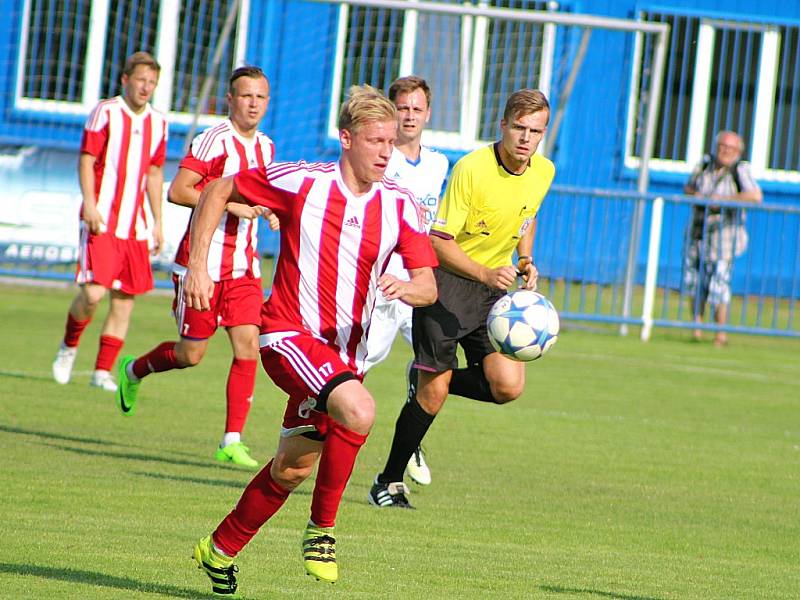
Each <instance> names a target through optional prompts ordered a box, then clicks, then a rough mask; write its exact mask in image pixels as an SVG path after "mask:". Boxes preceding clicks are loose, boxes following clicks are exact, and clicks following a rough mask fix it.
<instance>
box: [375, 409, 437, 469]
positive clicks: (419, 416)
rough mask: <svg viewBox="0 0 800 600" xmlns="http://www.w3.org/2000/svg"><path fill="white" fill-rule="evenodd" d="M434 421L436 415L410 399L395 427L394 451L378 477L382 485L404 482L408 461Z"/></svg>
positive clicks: (391, 451) (390, 453)
mask: <svg viewBox="0 0 800 600" xmlns="http://www.w3.org/2000/svg"><path fill="white" fill-rule="evenodd" d="M433 419H434V415H429V414H428V413H426V412H425V411H424V410H422V407H421V406H420V405H419V403H418V402H417V399H416V398H413V399H410V400H409V401H408V402H406V403H405V404H404V405H403V409H402V410H401V411H400V415H399V416H398V417H397V423H395V426H394V438H393V439H392V449H391V450H390V451H389V458H388V459H386V466H385V467H384V469H383V473H381V474H380V475H378V481H380V482H382V483H391V482H393V481H403V473H405V470H406V465H407V464H408V459H409V458H411V455H412V454H414V450H416V449H417V448H419V445H420V443H421V442H422V438H424V437H425V433H426V432H427V431H428V428H429V427H430V426H431V423H433Z"/></svg>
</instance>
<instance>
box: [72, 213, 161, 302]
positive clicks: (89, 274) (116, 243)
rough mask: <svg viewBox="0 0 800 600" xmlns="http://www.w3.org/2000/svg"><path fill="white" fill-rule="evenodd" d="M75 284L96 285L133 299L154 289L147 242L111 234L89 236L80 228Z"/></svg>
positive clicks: (84, 229) (87, 231)
mask: <svg viewBox="0 0 800 600" xmlns="http://www.w3.org/2000/svg"><path fill="white" fill-rule="evenodd" d="M75 281H77V282H78V283H80V284H84V283H96V284H98V285H102V286H103V287H105V288H107V289H109V290H119V291H121V292H124V293H126V294H131V295H133V296H135V295H137V294H144V293H145V292H149V291H150V290H152V289H153V271H152V270H151V269H150V251H149V250H148V248H147V241H146V240H123V239H120V238H118V237H117V236H115V235H114V234H112V233H99V234H97V235H95V234H93V233H89V230H88V229H87V227H86V225H84V224H81V239H80V244H79V247H78V270H77V273H76V274H75Z"/></svg>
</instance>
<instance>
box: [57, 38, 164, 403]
mask: <svg viewBox="0 0 800 600" xmlns="http://www.w3.org/2000/svg"><path fill="white" fill-rule="evenodd" d="M160 71H161V67H160V66H159V64H158V63H157V62H156V60H155V59H154V58H153V57H152V56H151V55H150V54H148V53H147V52H136V53H134V54H132V55H131V56H129V57H128V59H127V60H126V61H125V66H124V68H123V71H122V77H121V83H122V88H123V93H122V95H121V96H117V97H116V98H112V99H110V100H104V101H102V102H100V103H99V104H98V105H97V107H95V109H94V110H93V111H92V113H91V115H90V116H89V119H88V120H87V122H86V126H85V127H84V131H83V139H82V141H81V150H80V152H81V153H80V159H79V164H78V175H79V181H80V188H81V194H82V196H83V204H82V206H81V235H80V247H79V264H78V272H77V276H76V280H77V282H78V284H80V286H81V287H80V291H79V292H78V294H77V296H76V297H75V299H74V300H73V301H72V304H71V305H70V308H69V312H68V314H67V323H66V327H65V333H64V338H63V340H62V342H61V346H60V347H59V350H58V353H57V354H56V358H55V361H54V362H53V378H54V379H55V380H56V381H57V382H58V383H61V384H65V383H68V382H69V380H70V377H71V376H72V367H73V365H74V364H75V357H76V354H77V351H78V343H79V342H80V338H81V334H82V333H83V331H84V329H86V326H87V325H88V324H89V322H90V321H91V320H92V317H93V316H94V313H95V311H96V310H97V306H98V304H99V303H100V301H101V300H102V299H103V297H104V296H105V294H106V290H110V293H111V302H110V308H109V311H108V315H107V316H106V319H105V322H104V323H103V328H102V331H101V334H100V348H99V350H98V352H97V358H96V360H95V366H94V374H93V376H92V379H91V384H92V385H94V386H97V387H100V388H102V389H104V390H108V391H114V390H116V389H117V385H116V383H115V382H114V379H113V378H112V377H111V374H110V370H111V368H112V367H113V365H114V362H115V361H116V359H117V355H118V354H119V351H120V350H121V349H122V345H123V343H124V340H125V335H126V334H127V332H128V324H129V323H130V315H131V311H132V310H133V305H134V297H135V296H136V295H137V294H143V293H145V292H147V291H149V290H150V289H152V287H153V274H152V271H151V269H150V258H149V251H148V244H147V230H148V224H147V222H146V219H145V212H144V195H145V191H147V196H148V200H149V204H150V208H151V211H152V214H153V219H154V222H153V224H152V236H153V248H152V252H153V253H158V251H159V249H160V247H161V243H162V240H163V235H162V230H161V190H162V186H163V184H164V175H163V171H162V167H163V165H164V160H165V158H166V144H167V121H166V118H165V116H164V115H163V114H161V113H160V112H158V111H156V110H154V109H153V108H152V107H151V106H150V104H149V103H148V101H149V100H150V97H151V96H152V95H153V91H154V90H155V87H156V84H157V83H158V76H159V73H160Z"/></svg>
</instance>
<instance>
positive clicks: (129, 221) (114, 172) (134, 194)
mask: <svg viewBox="0 0 800 600" xmlns="http://www.w3.org/2000/svg"><path fill="white" fill-rule="evenodd" d="M166 150H167V119H166V116H165V115H164V114H163V113H161V112H159V111H157V110H155V109H154V108H153V107H151V106H150V105H149V104H146V105H145V108H144V111H142V113H141V114H138V115H137V114H136V113H134V112H133V111H132V110H131V109H130V108H129V107H128V105H127V104H126V103H125V100H123V99H122V96H117V97H116V98H111V99H109V100H103V101H102V102H100V103H99V104H98V105H97V106H96V107H95V109H94V110H93V111H92V113H91V114H90V115H89V119H88V120H87V121H86V125H85V126H84V129H83V139H82V140H81V153H86V154H91V155H92V156H94V157H95V161H94V175H95V190H94V191H95V199H96V200H97V209H98V210H99V211H100V214H101V215H102V216H103V221H105V226H104V228H103V231H108V232H111V233H113V234H114V235H115V236H116V237H118V238H120V239H123V240H126V239H137V240H144V239H147V218H146V216H145V212H144V193H145V188H146V184H147V172H148V170H149V169H150V166H151V165H154V166H158V167H160V166H163V164H164V160H165V158H166ZM81 217H83V208H81Z"/></svg>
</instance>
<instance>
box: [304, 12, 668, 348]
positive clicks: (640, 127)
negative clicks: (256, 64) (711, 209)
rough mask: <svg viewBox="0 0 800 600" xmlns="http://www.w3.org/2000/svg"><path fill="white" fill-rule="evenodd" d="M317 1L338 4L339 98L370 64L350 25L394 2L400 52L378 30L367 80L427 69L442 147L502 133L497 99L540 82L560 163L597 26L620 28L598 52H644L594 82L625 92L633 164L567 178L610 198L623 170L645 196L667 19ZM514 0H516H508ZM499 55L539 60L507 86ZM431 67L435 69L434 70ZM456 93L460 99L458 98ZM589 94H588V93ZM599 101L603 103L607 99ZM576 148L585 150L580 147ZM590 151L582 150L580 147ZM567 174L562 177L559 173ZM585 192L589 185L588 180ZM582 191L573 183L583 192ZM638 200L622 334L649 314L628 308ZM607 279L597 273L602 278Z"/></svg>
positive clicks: (377, 15)
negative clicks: (354, 47) (455, 116)
mask: <svg viewBox="0 0 800 600" xmlns="http://www.w3.org/2000/svg"><path fill="white" fill-rule="evenodd" d="M311 1H313V2H317V3H324V4H335V5H338V6H339V7H340V8H339V21H338V29H337V34H336V35H337V47H336V51H337V60H336V61H335V63H334V64H335V65H336V71H335V73H334V75H333V85H334V92H333V97H334V98H340V97H342V95H343V94H344V91H345V89H346V86H347V85H348V84H352V83H361V82H362V81H361V80H362V79H365V78H364V77H363V75H364V74H365V71H367V69H364V68H363V67H360V66H359V65H358V64H354V63H355V59H357V58H358V57H359V55H358V54H357V53H354V54H353V55H351V56H343V54H344V53H345V52H346V47H347V42H348V41H351V42H352V41H353V39H354V38H357V37H358V32H357V31H356V32H354V31H353V29H354V27H355V28H357V27H361V29H362V32H364V31H366V30H368V29H370V28H372V29H374V30H376V29H378V28H380V27H382V26H385V25H387V23H388V19H387V20H386V22H383V21H382V20H381V14H382V13H386V12H387V11H392V10H396V11H402V22H403V26H402V37H401V38H400V46H401V49H400V50H399V56H394V55H393V54H392V52H391V51H390V49H389V46H390V44H391V42H392V40H391V36H388V35H386V34H384V35H383V36H379V35H376V39H377V41H379V42H380V43H381V44H380V45H378V47H377V48H376V52H377V53H378V55H379V58H378V59H377V60H375V59H374V58H373V59H372V62H373V63H377V64H374V65H370V66H371V67H372V69H371V71H372V72H371V73H370V75H371V76H372V80H369V79H370V78H369V77H367V78H366V79H368V81H366V82H367V83H373V84H374V83H375V81H374V79H375V76H376V75H377V76H378V78H379V79H381V78H382V81H379V82H378V86H379V87H385V84H387V83H388V81H390V80H391V78H392V77H390V76H388V73H387V72H388V71H392V68H391V65H392V64H393V63H396V68H395V69H394V71H395V72H394V73H393V75H406V74H410V73H412V72H414V73H420V74H422V75H423V76H426V77H428V78H429V80H430V81H431V83H432V85H433V87H434V96H435V98H434V104H433V111H434V116H433V118H432V123H431V125H430V129H431V130H432V131H430V132H428V133H429V135H428V138H427V141H428V142H429V143H431V144H432V145H434V146H438V147H440V148H449V147H450V148H453V149H455V150H461V151H466V150H469V149H471V148H472V147H475V146H477V145H478V144H479V143H481V142H486V141H490V140H492V139H494V136H495V135H496V133H497V131H496V122H497V121H499V114H498V110H499V109H498V107H501V106H502V102H503V101H504V99H505V97H506V96H507V95H508V94H510V93H511V92H512V91H514V89H518V88H520V87H537V88H539V89H541V90H542V91H544V92H545V93H546V94H547V95H548V96H549V97H550V98H551V102H552V100H553V99H555V102H554V103H552V110H553V112H552V115H551V120H550V126H549V130H548V133H547V136H546V137H545V140H544V143H543V148H542V150H543V151H544V153H545V154H546V155H547V156H549V157H550V158H554V159H555V160H556V168H557V171H558V170H560V167H561V165H560V164H559V162H560V161H564V160H569V157H568V156H564V155H563V154H562V153H558V152H555V156H554V151H555V150H557V149H558V146H559V144H558V138H559V134H561V133H562V126H563V125H564V123H565V118H568V117H567V115H568V113H570V112H575V111H587V112H588V111H590V110H591V109H592V106H591V105H585V104H583V105H578V102H581V100H578V101H577V102H573V103H572V104H571V100H572V96H573V91H574V90H575V89H576V86H577V87H578V88H581V87H583V92H582V95H583V101H584V102H585V101H586V91H585V88H586V86H587V83H586V82H585V81H583V82H582V81H581V78H583V79H584V80H585V79H586V77H591V76H596V74H597V69H598V67H597V65H593V66H592V67H591V69H593V71H589V72H588V73H587V72H586V71H584V70H583V67H584V62H585V60H586V56H587V52H588V51H589V47H590V43H591V38H592V34H593V32H597V31H602V32H615V33H616V34H617V39H616V40H614V39H613V38H612V39H609V38H608V37H606V39H605V40H601V44H602V45H600V48H601V50H596V49H595V50H594V52H604V50H603V49H604V48H607V47H608V46H609V45H611V46H613V45H614V44H615V43H616V44H617V45H619V46H626V45H627V46H630V48H631V50H632V52H631V54H632V55H633V56H636V57H640V59H639V62H632V63H631V64H630V65H628V69H629V70H628V75H629V76H630V77H629V78H628V79H625V78H624V77H623V78H621V79H620V78H619V77H617V80H619V81H620V86H619V87H618V88H617V89H613V88H612V89H610V90H598V93H600V94H607V95H609V96H612V97H613V98H612V102H610V103H605V105H608V104H612V105H613V104H614V103H615V101H616V102H618V101H619V99H620V98H621V97H623V98H627V101H626V102H622V103H621V104H624V105H625V108H626V110H627V116H626V125H627V131H626V135H625V141H624V144H625V147H624V148H619V149H618V150H619V151H621V152H622V153H623V154H626V153H627V152H628V147H629V146H630V145H631V144H632V140H633V139H634V138H635V145H636V146H637V147H638V156H637V158H638V160H637V161H636V162H637V163H638V165H637V167H636V173H635V174H630V173H629V174H626V176H624V177H620V173H619V171H618V172H616V173H610V174H607V175H606V176H605V178H603V176H602V175H600V174H598V176H597V177H594V178H593V177H591V176H589V177H580V176H573V177H571V178H570V179H572V180H571V181H568V184H569V185H572V186H575V187H581V188H591V189H594V190H595V191H599V192H600V195H599V197H605V196H607V195H608V192H610V191H612V190H615V189H616V190H619V189H620V188H622V189H625V188H626V186H627V183H626V179H627V180H628V181H630V180H632V179H635V182H636V185H635V190H636V192H637V193H638V194H639V195H641V196H644V195H646V194H647V192H648V187H649V162H650V159H651V157H652V156H653V148H654V144H655V130H656V119H657V116H658V112H659V109H660V106H661V101H662V82H663V78H664V70H665V56H666V49H667V36H668V34H669V25H668V24H667V23H662V22H644V21H639V20H633V19H618V18H608V17H599V16H594V15H585V14H574V13H569V12H561V11H559V6H558V3H557V2H503V3H494V2H487V1H479V2H477V3H474V4H473V3H469V2H464V3H442V2H432V1H425V0H345V1H338V2H337V1H335V0H311ZM492 4H505V5H507V7H497V6H492ZM511 5H516V6H517V7H516V8H512V7H511ZM386 28H387V29H388V28H389V27H388V26H387V27H386ZM454 32H457V33H454ZM537 32H539V41H538V43H537V41H536V33H537ZM576 33H579V34H580V39H579V41H578V42H577V43H575V41H574V37H575V36H576ZM420 34H422V35H420ZM492 34H494V35H492ZM513 36H517V37H518V38H519V39H517V40H514V39H512V37H513ZM364 37H365V38H366V37H367V36H364ZM595 37H597V36H595ZM454 38H458V39H457V40H455V44H454V43H453V42H454ZM520 40H521V42H520ZM358 41H359V42H360V43H361V44H364V43H365V41H364V39H361V40H358ZM498 42H499V43H501V44H505V46H506V49H508V48H509V47H510V48H511V49H512V51H511V52H509V53H506V54H504V53H503V52H502V50H501V48H500V47H499V46H498V45H497V43H498ZM526 44H527V46H526ZM431 46H432V47H433V49H432V48H431ZM453 46H456V47H453ZM609 54H612V53H609ZM431 55H434V60H431ZM501 55H503V56H502V58H503V59H507V58H509V57H512V58H513V59H516V60H517V61H518V62H520V63H522V64H523V65H524V66H525V67H529V68H530V67H533V68H531V69H530V70H531V72H530V73H529V74H528V76H527V77H526V76H525V74H522V76H520V77H517V78H516V79H515V80H513V81H506V82H504V83H505V85H502V84H501V85H495V86H494V87H493V86H492V82H491V81H489V79H490V77H491V76H492V74H491V69H490V68H489V67H487V64H491V60H492V59H493V57H494V58H495V59H496V58H497V57H500V56H501ZM436 56H441V57H445V58H446V59H452V60H453V62H447V63H446V67H445V68H450V69H456V70H458V75H457V76H456V77H455V80H454V81H452V83H450V82H449V81H448V79H449V78H448V77H447V76H441V75H440V76H439V77H436V76H435V75H436V74H439V72H441V71H442V68H441V67H442V65H441V64H439V65H437V64H436V62H437V61H436V60H435V57H436ZM348 58H350V59H351V61H352V62H351V63H348V60H347V59H348ZM559 59H560V69H559V68H556V64H555V63H556V62H557V61H558V60H559ZM594 62H597V61H596V60H595V61H594ZM454 63H455V64H454ZM376 67H377V68H376ZM492 67H493V68H495V69H507V70H514V68H515V65H514V64H509V63H508V62H505V60H499V61H497V62H496V63H495V64H494V65H492ZM620 68H622V69H623V70H624V69H625V67H620V65H618V64H617V65H614V66H613V70H614V71H619V70H620ZM431 72H432V73H433V74H434V77H431ZM559 74H560V79H559ZM359 75H361V77H359ZM557 79H558V80H557ZM442 81H444V82H447V83H448V84H449V85H447V86H446V88H445V92H444V96H445V98H446V99H447V100H450V102H449V103H448V102H447V101H442V100H441V99H440V98H441V96H442V85H441V82H442ZM381 84H384V85H381ZM489 92H491V93H489ZM437 97H438V98H437ZM453 99H456V100H455V102H453ZM458 99H460V101H461V106H460V107H459V106H454V104H457V103H458ZM588 99H589V100H591V97H589V98H588ZM597 104H599V105H601V106H603V105H604V104H603V103H601V102H598V103H597ZM337 105H338V103H335V102H331V104H330V115H329V132H330V134H331V135H332V134H333V133H334V132H335V111H336V108H337ZM453 110H455V111H457V112H458V113H459V114H460V115H461V118H460V119H459V120H458V122H457V123H450V124H449V126H448V124H447V123H443V122H442V120H441V119H437V114H438V113H440V112H441V111H445V112H446V111H453ZM593 118H596V119H602V114H599V111H598V114H596V115H593ZM482 121H483V123H482ZM597 124H598V128H599V129H605V128H606V127H604V126H603V124H601V123H599V122H598V123H597ZM481 134H483V135H481ZM573 136H574V133H573ZM591 137H592V136H591V133H589V134H588V135H587V136H586V138H587V139H586V140H585V141H582V140H576V141H577V142H578V143H585V144H592V143H593V142H592V140H591ZM564 154H565V153H564ZM576 154H579V155H580V154H581V153H576ZM586 154H587V153H585V152H584V153H582V155H583V156H585V155H586ZM584 160H586V159H584ZM592 160H593V158H592V157H591V156H590V157H589V159H588V161H589V164H590V165H591V162H592ZM590 169H591V166H590ZM559 180H560V178H559V177H558V176H557V178H556V185H555V186H554V190H557V189H558V188H559V183H558V182H559ZM561 181H564V180H563V179H561ZM598 188H599V190H598ZM584 191H586V190H585V189H584ZM579 193H580V192H577V194H579ZM577 194H576V195H577ZM551 195H553V194H551ZM551 202H552V201H551ZM632 202H633V210H632V213H631V215H630V227H629V230H628V232H627V243H626V245H627V253H626V257H625V266H624V280H623V289H622V290H621V296H622V299H621V310H619V311H618V315H617V316H616V317H613V318H612V319H610V320H616V321H618V322H619V323H620V331H621V333H623V334H626V333H627V331H628V325H629V323H631V322H641V321H642V320H645V321H646V320H647V317H646V314H645V316H644V317H642V319H639V318H637V317H634V316H633V314H632V302H633V292H634V287H635V285H636V281H637V275H638V271H639V267H640V262H641V261H640V256H639V250H640V241H641V235H642V229H643V225H644V212H645V201H644V200H643V199H642V198H639V199H635V197H634V199H633V200H632ZM549 233H550V232H549V231H548V234H549ZM602 279H603V278H602V277H600V278H598V279H597V281H596V282H597V283H600V282H602ZM606 283H607V282H606ZM650 294H651V297H650V299H649V300H648V299H647V298H645V307H648V306H650V307H652V290H650ZM643 314H644V313H643ZM575 316H578V315H575ZM600 320H602V319H600Z"/></svg>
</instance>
